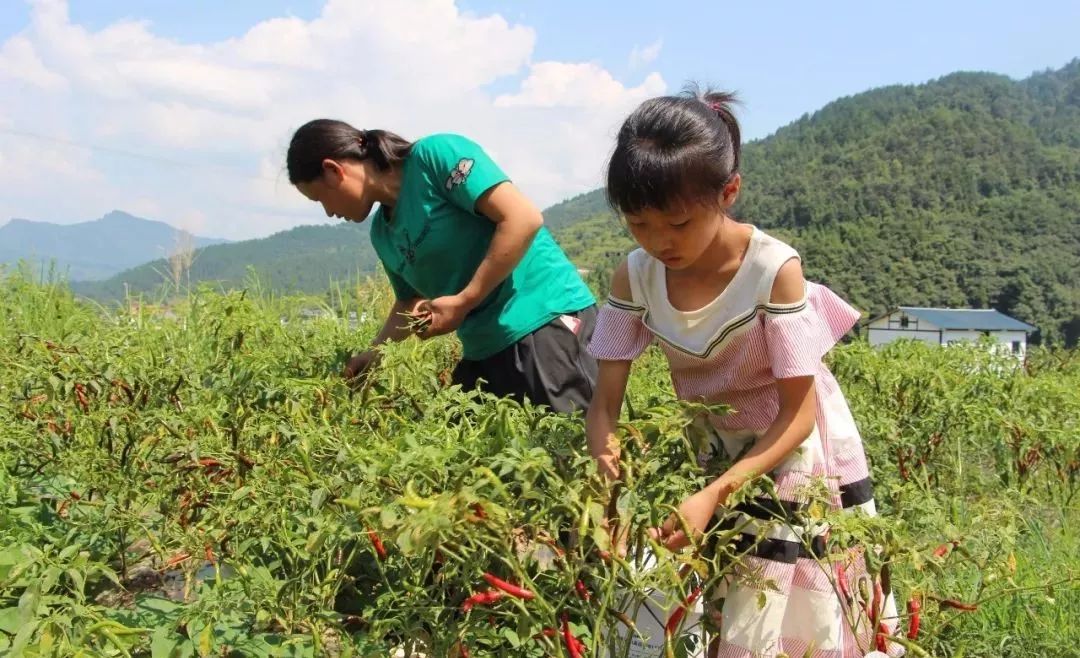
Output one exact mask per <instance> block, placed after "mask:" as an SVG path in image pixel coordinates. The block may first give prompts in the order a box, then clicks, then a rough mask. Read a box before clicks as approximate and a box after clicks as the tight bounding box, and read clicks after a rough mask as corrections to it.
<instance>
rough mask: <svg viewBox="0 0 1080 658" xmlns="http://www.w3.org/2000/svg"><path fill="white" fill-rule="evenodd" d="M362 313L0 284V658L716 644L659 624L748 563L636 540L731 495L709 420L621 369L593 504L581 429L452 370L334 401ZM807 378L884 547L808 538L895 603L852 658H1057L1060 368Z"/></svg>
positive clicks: (824, 517) (1064, 611)
mask: <svg viewBox="0 0 1080 658" xmlns="http://www.w3.org/2000/svg"><path fill="white" fill-rule="evenodd" d="M357 288H358V289H357V290H356V291H355V294H352V295H349V298H350V299H355V300H359V301H358V302H351V303H350V304H354V305H353V306H348V305H345V304H342V305H341V307H340V308H331V309H328V310H329V311H330V313H329V314H328V316H327V317H323V318H316V319H310V318H306V317H305V316H304V314H302V313H301V312H300V311H301V303H300V302H299V301H298V300H293V299H290V298H281V297H273V296H270V295H267V294H262V293H258V292H254V291H248V292H239V291H236V292H227V293H221V292H212V291H201V292H198V293H193V294H191V295H190V296H188V297H186V298H185V299H184V300H182V301H181V302H177V303H173V304H172V305H170V306H169V307H168V309H167V311H163V310H162V309H161V308H148V307H135V306H134V305H133V306H131V307H128V308H124V309H119V310H116V309H112V310H109V309H102V308H100V307H96V306H93V305H87V304H83V303H81V302H77V301H76V300H75V299H74V298H73V297H72V295H71V293H70V292H69V291H68V289H67V288H66V286H64V285H62V284H53V283H41V282H33V281H30V280H28V279H27V278H26V277H24V276H22V275H20V274H17V273H9V274H7V275H4V276H3V278H0V655H10V656H73V655H82V656H153V657H154V658H158V657H161V658H164V657H167V656H230V655H236V656H314V655H325V656H348V655H351V656H392V655H399V656H408V655H415V656H419V655H424V656H429V657H432V656H434V657H445V656H531V657H540V656H626V655H631V654H630V653H629V652H630V651H631V650H632V647H631V645H634V644H635V642H634V639H635V635H636V634H638V633H639V632H640V629H639V628H638V625H637V623H636V622H635V619H638V615H637V614H636V613H637V612H638V609H637V605H638V604H639V603H640V602H641V600H643V599H644V597H646V596H647V595H648V594H649V592H651V591H654V590H662V591H665V592H669V593H670V601H671V602H672V604H671V605H670V606H669V608H668V609H667V610H665V611H664V615H663V619H661V620H660V621H661V623H662V625H663V626H666V627H667V630H666V632H665V633H664V635H665V636H664V637H662V638H661V641H662V644H663V647H662V649H661V651H660V653H659V654H657V655H666V656H687V655H697V654H698V652H700V650H701V647H700V639H699V638H700V637H701V635H702V633H701V631H702V629H701V628H691V627H690V626H691V625H696V624H702V625H704V626H706V627H714V626H715V625H716V624H722V623H723V621H722V620H721V619H715V618H713V617H711V616H710V615H708V614H705V615H704V617H702V619H703V621H697V618H696V616H693V615H690V614H686V610H684V609H683V605H682V603H683V602H686V601H688V600H694V601H695V603H699V602H704V603H705V604H706V606H708V605H709V602H710V601H713V600H714V599H715V597H716V596H717V592H719V591H722V588H720V587H718V585H719V584H720V583H721V582H722V581H723V580H724V579H725V577H727V576H729V575H730V574H731V573H733V571H734V570H735V569H736V568H737V567H738V565H739V563H740V559H741V558H742V554H740V552H739V551H738V550H736V549H735V548H734V543H733V542H732V541H731V538H732V537H731V532H732V531H731V530H730V529H718V530H715V531H713V532H711V533H710V534H709V535H708V536H706V537H705V538H704V539H703V540H702V541H700V542H698V543H696V544H695V546H693V547H692V548H690V549H687V550H686V551H684V552H680V553H678V554H671V553H669V552H666V551H665V550H664V549H662V548H660V547H658V546H655V545H651V544H650V543H649V541H648V540H647V538H646V537H647V535H646V532H645V531H646V529H647V528H649V527H650V526H653V525H657V524H658V523H660V522H661V521H662V520H663V519H664V518H666V517H667V516H668V515H669V514H670V513H671V512H672V510H673V509H674V507H675V506H677V505H678V503H679V502H680V501H681V500H682V499H683V498H684V497H685V496H686V495H688V494H689V493H690V492H692V491H694V490H696V488H697V487H700V486H701V485H702V484H703V483H704V482H705V481H706V480H705V470H703V467H704V468H705V469H715V468H722V466H723V460H721V459H720V458H714V459H712V460H700V459H698V457H697V450H698V448H699V447H700V442H701V440H702V437H703V435H702V433H701V432H700V431H699V429H698V427H697V425H696V424H695V423H694V422H693V420H694V418H695V417H697V416H699V415H700V414H701V413H702V412H703V411H705V410H706V408H705V407H703V406H695V405H685V404H677V403H675V402H674V401H673V394H672V391H671V386H670V382H669V379H668V376H667V374H666V372H665V369H664V364H663V362H662V358H661V357H660V356H659V354H658V353H649V355H648V356H647V357H646V358H645V359H644V360H643V361H642V362H641V363H640V364H637V365H635V371H634V376H633V380H632V382H631V387H630V395H629V401H628V404H627V405H626V407H625V409H624V412H625V413H624V421H625V422H624V424H623V425H622V427H621V430H620V439H621V441H622V446H623V451H624V456H625V460H624V471H625V482H624V484H623V485H622V486H620V487H617V488H615V489H612V488H610V487H609V486H607V485H605V484H604V483H603V481H602V480H601V479H600V478H599V477H598V476H597V475H596V472H595V469H594V467H593V465H592V463H591V460H590V459H589V457H588V454H587V450H586V448H585V440H584V431H583V421H582V419H581V418H580V417H578V418H570V417H560V416H555V415H551V414H548V413H545V412H543V410H538V409H535V408H531V407H525V408H522V407H521V406H519V405H517V404H515V403H513V402H509V401H499V400H495V399H493V398H489V397H486V396H483V395H479V394H471V393H470V394H467V393H462V392H461V391H458V390H456V389H455V388H453V387H449V386H448V381H449V369H450V368H451V366H452V364H453V362H454V360H455V350H456V349H457V348H456V344H455V342H454V341H453V340H452V339H438V340H433V341H428V342H419V341H417V340H409V341H406V342H404V343H401V344H399V345H394V346H391V347H389V348H387V349H386V350H385V353H384V358H383V362H382V363H381V365H380V366H379V368H378V369H377V371H375V373H374V374H373V375H372V377H371V378H370V379H369V380H368V382H367V383H366V384H365V385H364V386H362V387H359V388H357V389H353V388H350V387H349V386H347V385H346V384H345V383H344V382H343V381H342V380H341V379H340V378H339V377H338V374H337V373H338V372H340V370H341V367H342V366H343V365H344V363H345V361H346V359H347V358H348V355H349V354H350V353H351V352H352V351H353V350H355V349H358V348H360V347H362V346H363V345H365V344H366V343H367V341H369V340H370V338H371V337H372V336H373V335H374V334H375V332H376V331H377V329H378V327H377V324H376V322H375V321H374V320H367V321H365V322H361V324H360V326H359V327H358V328H350V327H349V326H348V323H347V322H346V321H344V320H338V319H336V318H342V317H347V313H348V312H349V311H359V312H361V313H362V314H365V316H366V317H368V318H382V317H385V313H386V312H387V309H388V308H389V303H390V300H389V298H388V293H387V292H385V289H384V288H382V287H380V286H378V285H377V284H371V285H370V286H368V285H366V284H365V285H363V286H357ZM829 359H830V364H831V366H832V367H833V370H834V372H835V373H836V375H837V378H838V379H839V381H840V384H841V386H842V387H843V389H844V391H845V394H846V395H847V397H848V400H849V403H850V405H851V407H852V411H853V413H854V415H855V418H856V420H857V421H858V423H859V426H860V429H861V431H862V433H863V438H864V441H865V443H866V446H867V451H868V454H869V457H870V459H871V461H872V471H873V474H874V479H875V487H876V498H877V502H878V510H879V512H880V514H881V516H879V517H876V518H868V517H865V516H861V515H854V514H851V515H834V514H831V513H829V512H828V511H827V510H826V508H825V507H824V506H823V505H821V504H817V503H816V502H815V501H814V500H813V494H812V492H811V493H810V494H808V496H809V498H810V499H811V503H810V504H809V505H808V507H807V510H808V511H807V512H806V514H807V516H808V517H809V519H808V521H812V522H821V523H829V524H831V531H830V535H829V543H830V555H836V556H839V555H842V554H845V551H844V549H843V548H842V547H845V546H854V545H861V546H869V547H874V548H873V549H872V550H867V551H866V552H865V557H866V566H867V567H868V568H869V570H870V571H871V573H873V574H878V575H880V576H881V577H882V578H884V579H885V580H886V585H887V589H888V588H891V590H892V591H893V593H894V594H895V596H896V600H897V608H898V610H899V611H900V612H899V614H900V619H899V620H898V622H899V624H898V629H897V632H896V633H895V634H888V635H887V636H881V635H878V634H876V633H872V634H871V635H872V636H874V637H872V640H871V643H870V645H868V646H866V647H865V651H866V652H869V651H871V650H872V649H873V648H874V645H877V644H878V643H879V642H884V643H885V644H886V646H887V647H890V648H891V649H895V648H898V647H901V646H903V647H904V648H906V650H907V653H908V655H917V656H918V655H933V656H956V657H959V656H966V657H973V656H1070V655H1080V649H1078V647H1080V630H1078V625H1077V624H1076V620H1077V619H1080V594H1078V589H1077V588H1078V580H1077V578H1078V577H1080V570H1078V562H1080V559H1078V557H1077V556H1080V513H1078V511H1077V504H1078V497H1077V491H1078V489H1080V355H1078V354H1076V353H1075V352H1068V351H1061V350H1040V349H1036V350H1034V351H1033V352H1032V353H1030V354H1029V356H1028V360H1027V362H1026V363H1023V364H1022V363H1020V362H1018V361H1016V360H1015V359H1013V358H1012V357H1008V356H994V355H993V354H991V353H990V351H988V350H987V349H986V347H985V346H981V345H972V346H966V347H950V348H947V349H942V348H929V347H925V346H920V345H915V344H897V345H892V346H889V347H888V348H885V349H880V350H872V349H871V348H869V347H867V346H866V345H865V344H862V343H859V342H858V341H855V342H853V343H852V344H849V345H845V346H842V347H839V348H837V349H836V350H834V352H833V353H832V354H831V355H830V357H829ZM709 410H711V411H712V412H714V413H727V411H726V410H724V409H722V408H717V407H713V408H709ZM745 489H746V490H745V491H740V492H739V494H738V495H739V496H743V495H746V496H749V495H758V496H760V495H769V492H770V487H769V483H768V482H767V481H760V482H755V483H753V484H752V485H749V486H748V487H746V488H745ZM751 490H752V491H751ZM737 502H738V501H737V500H735V501H732V503H733V504H735V503H737ZM609 508H610V509H611V510H614V511H617V512H618V516H619V518H620V519H623V520H625V521H626V523H624V524H623V526H622V527H625V528H626V536H627V542H628V552H627V553H626V555H625V557H624V556H623V555H622V554H621V553H620V551H618V550H614V547H613V546H612V545H611V542H610V531H611V528H609V527H607V526H606V525H605V523H604V518H605V512H606V511H607V510H608V509H609ZM778 522H779V521H778ZM720 527H721V528H724V527H725V526H723V525H721V526H720ZM645 556H651V557H652V559H651V561H647V560H645V559H644V558H645ZM828 559H831V558H826V559H825V560H823V562H827V561H828ZM837 559H839V558H837ZM647 562H648V563H649V564H651V565H652V566H651V568H646V567H645V565H646V563H647ZM823 568H828V565H827V564H824V565H823ZM838 587H839V584H838ZM860 589H864V590H865V588H860V587H852V588H850V589H848V588H845V589H844V595H845V597H847V598H848V602H849V603H850V604H851V607H852V608H853V609H859V608H860V606H861V607H862V608H863V609H865V608H866V607H867V606H872V602H871V601H869V600H868V599H869V598H870V596H869V594H867V593H866V592H865V591H862V592H860ZM698 592H700V594H698ZM699 597H700V598H699ZM692 617H693V618H694V621H693V622H692V623H691V618H692ZM706 630H708V629H706ZM713 630H715V628H713Z"/></svg>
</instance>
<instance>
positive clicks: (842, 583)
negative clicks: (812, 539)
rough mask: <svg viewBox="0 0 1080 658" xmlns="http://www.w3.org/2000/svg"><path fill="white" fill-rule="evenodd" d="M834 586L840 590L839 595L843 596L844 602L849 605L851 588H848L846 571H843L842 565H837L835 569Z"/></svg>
mask: <svg viewBox="0 0 1080 658" xmlns="http://www.w3.org/2000/svg"><path fill="white" fill-rule="evenodd" d="M836 586H837V587H838V588H839V589H840V594H842V595H843V596H844V600H845V601H847V602H848V604H849V605H850V604H851V588H850V587H849V586H848V579H847V570H846V569H844V565H839V567H838V568H837V569H836Z"/></svg>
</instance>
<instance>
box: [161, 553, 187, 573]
mask: <svg viewBox="0 0 1080 658" xmlns="http://www.w3.org/2000/svg"><path fill="white" fill-rule="evenodd" d="M189 557H191V555H190V554H188V552H187V551H180V552H179V553H177V554H176V555H174V556H172V557H171V558H169V559H168V560H167V561H166V562H165V568H166V569H171V568H172V567H175V566H176V565H178V564H180V563H181V562H184V561H185V560H187V559H188V558H189Z"/></svg>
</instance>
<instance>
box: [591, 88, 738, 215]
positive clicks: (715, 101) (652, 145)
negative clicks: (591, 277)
mask: <svg viewBox="0 0 1080 658" xmlns="http://www.w3.org/2000/svg"><path fill="white" fill-rule="evenodd" d="M736 102H737V100H736V98H735V95H734V94H732V93H728V92H719V91H705V92H701V91H699V90H698V88H697V87H696V86H690V87H687V88H686V89H685V90H684V91H683V92H682V94H680V95H678V96H662V97H660V98H653V99H650V100H647V101H645V102H644V103H642V104H641V105H639V106H638V108H637V109H636V110H634V112H633V113H632V114H631V115H630V116H629V117H627V119H626V121H625V122H623V125H622V128H621V129H620V130H619V136H618V140H617V142H616V144H615V151H614V152H613V153H612V154H611V161H610V162H609V163H608V171H607V198H608V203H609V204H611V207H612V209H614V210H615V211H616V212H618V213H622V214H624V215H626V214H635V213H638V212H640V211H641V210H643V209H645V208H653V209H658V210H664V209H668V208H678V207H685V206H686V205H690V204H694V203H704V204H716V203H719V200H720V195H721V194H722V192H723V189H724V186H725V185H727V183H728V182H730V181H731V179H732V177H733V176H734V175H735V174H737V173H738V172H739V150H740V147H741V143H740V135H739V123H738V121H736V120H735V115H734V114H733V113H732V111H731V106H732V105H733V104H735V103H736Z"/></svg>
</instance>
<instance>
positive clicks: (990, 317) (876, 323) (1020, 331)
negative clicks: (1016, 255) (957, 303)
mask: <svg viewBox="0 0 1080 658" xmlns="http://www.w3.org/2000/svg"><path fill="white" fill-rule="evenodd" d="M866 327H867V336H868V338H869V340H870V345H884V344H886V343H891V342H892V341H894V340H900V339H903V338H908V339H913V340H921V341H923V342H924V343H930V344H933V345H948V344H950V343H955V342H958V341H965V340H970V341H974V340H978V339H980V338H982V337H983V336H989V337H990V338H993V339H994V341H995V342H997V343H998V344H1000V345H1002V346H1004V347H1005V348H1006V349H1008V351H1010V352H1012V353H1013V354H1016V355H1018V356H1023V355H1024V354H1025V353H1026V352H1027V336H1028V334H1029V333H1030V332H1032V331H1034V330H1035V327H1033V326H1031V325H1030V324H1028V323H1026V322H1021V321H1020V320H1017V319H1016V318H1011V317H1009V316H1008V315H1005V314H1004V313H1001V312H999V311H995V310H994V309H972V308H922V307H918V306H899V307H897V308H895V309H893V310H892V311H889V312H888V313H886V314H884V315H881V316H878V317H876V318H874V319H873V320H870V322H869V323H867V325H866Z"/></svg>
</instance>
